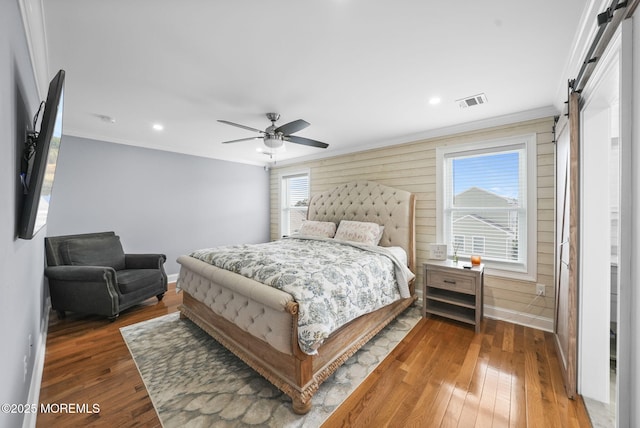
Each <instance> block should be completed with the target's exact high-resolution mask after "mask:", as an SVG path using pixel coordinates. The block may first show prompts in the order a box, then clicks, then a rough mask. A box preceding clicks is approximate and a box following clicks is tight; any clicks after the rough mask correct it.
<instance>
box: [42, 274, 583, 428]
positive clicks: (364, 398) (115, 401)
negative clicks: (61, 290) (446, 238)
mask: <svg viewBox="0 0 640 428" xmlns="http://www.w3.org/2000/svg"><path fill="white" fill-rule="evenodd" d="M181 300H182V295H181V294H176V293H175V285H174V284H170V286H169V292H168V293H167V294H166V295H165V298H164V299H163V301H162V302H159V303H158V302H157V301H156V300H155V299H150V300H148V301H147V302H145V303H144V304H143V305H140V306H137V307H135V308H132V309H131V310H128V311H126V312H124V313H123V314H121V315H120V317H119V318H118V319H117V320H116V321H115V322H113V323H110V322H109V321H107V320H104V319H101V318H98V317H80V316H72V315H68V316H67V318H66V319H64V320H61V321H60V320H58V319H57V317H56V315H55V314H52V315H51V318H50V323H49V332H48V336H47V349H46V360H45V367H44V373H43V378H42V387H41V391H40V403H43V404H45V405H46V404H63V403H78V404H87V405H88V406H89V407H91V406H92V405H93V404H98V405H99V407H100V409H99V410H100V411H99V413H75V414H73V413H40V414H39V415H38V418H37V426H38V427H68V426H100V427H102V426H105V427H113V426H120V427H128V426H140V427H147V426H148V427H156V426H158V427H159V426H161V425H160V421H159V420H158V417H157V415H156V412H155V410H154V408H153V405H152V404H151V400H150V399H149V396H148V394H147V391H146V389H145V387H144V384H143V382H142V379H141V378H140V375H139V373H138V370H137V368H136V366H135V363H134V362H133V360H132V358H131V356H130V354H129V350H128V349H127V346H126V345H125V343H124V341H123V339H122V336H121V335H120V330H119V329H120V327H123V326H125V325H129V324H135V323H137V322H140V321H144V320H146V319H151V318H155V317H158V316H161V315H164V314H168V313H171V312H175V311H176V310H177V307H178V305H179V304H180V303H181ZM560 376H561V375H560V369H559V366H558V357H557V355H556V353H555V349H554V346H553V338H552V336H551V334H549V333H545V332H542V331H539V330H534V329H530V328H526V327H522V326H518V325H514V324H510V323H506V322H502V321H495V320H485V321H484V322H483V325H482V332H481V333H479V334H474V332H473V328H472V327H471V326H467V325H463V324H457V323H455V322H451V321H447V320H443V319H439V318H429V319H423V320H421V321H420V322H419V323H418V325H417V326H416V327H415V328H414V329H413V330H412V331H411V333H409V335H408V336H407V337H406V338H405V339H404V340H403V341H402V343H401V344H400V345H398V346H397V347H396V349H395V350H394V351H393V352H392V353H391V354H390V355H389V356H388V357H387V358H386V359H385V360H384V362H383V363H382V364H381V365H380V366H378V367H377V368H376V370H375V371H374V372H373V373H372V374H371V375H370V376H369V377H368V378H367V379H366V380H365V382H364V383H363V385H361V386H360V388H358V389H357V390H356V391H355V392H354V393H353V394H352V395H351V396H350V397H349V398H348V399H347V401H345V402H344V403H343V404H342V405H341V406H340V407H339V408H338V409H337V410H336V411H335V412H334V414H333V415H332V416H331V417H330V418H329V419H328V420H327V421H326V422H325V423H324V425H323V426H324V427H337V426H368V427H381V426H400V427H440V426H441V427H454V426H459V427H473V426H478V427H500V426H505V427H506V426H515V427H539V426H544V427H588V426H591V424H590V422H589V418H588V416H587V413H586V410H585V407H584V404H583V402H582V400H581V399H580V398H578V399H577V400H569V399H567V398H566V395H565V394H564V387H563V385H562V379H561V377H560Z"/></svg>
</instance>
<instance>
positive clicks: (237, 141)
mask: <svg viewBox="0 0 640 428" xmlns="http://www.w3.org/2000/svg"><path fill="white" fill-rule="evenodd" d="M249 140H262V137H248V138H240V139H239V140H231V141H223V142H222V144H229V143H239V142H240V141H249Z"/></svg>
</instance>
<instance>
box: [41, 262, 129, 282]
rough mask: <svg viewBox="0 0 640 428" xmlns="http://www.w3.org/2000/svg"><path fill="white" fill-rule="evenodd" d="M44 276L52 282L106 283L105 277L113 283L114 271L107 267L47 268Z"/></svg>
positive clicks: (63, 266)
mask: <svg viewBox="0 0 640 428" xmlns="http://www.w3.org/2000/svg"><path fill="white" fill-rule="evenodd" d="M44 274H45V275H46V276H47V278H49V279H50V280H54V281H80V282H93V281H98V282H100V281H102V282H104V281H106V278H105V276H111V277H112V278H113V280H114V281H115V277H116V276H115V275H116V271H115V270H114V269H113V268H110V267H107V266H65V265H62V266H48V267H46V268H45V270H44Z"/></svg>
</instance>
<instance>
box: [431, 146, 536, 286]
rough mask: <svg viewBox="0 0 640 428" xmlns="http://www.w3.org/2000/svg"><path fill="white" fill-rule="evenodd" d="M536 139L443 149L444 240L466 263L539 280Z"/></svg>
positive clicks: (440, 192)
mask: <svg viewBox="0 0 640 428" xmlns="http://www.w3.org/2000/svg"><path fill="white" fill-rule="evenodd" d="M535 141H536V140H535V135H528V136H523V137H514V138H509V139H503V140H496V141H488V142H481V143H477V144H471V145H465V146H462V147H461V146H457V147H455V146H454V147H442V148H438V150H437V153H436V157H437V168H438V172H437V174H438V179H439V180H441V181H440V183H441V184H440V186H439V188H438V195H437V199H438V201H437V206H438V232H437V233H438V238H439V240H441V241H440V242H445V243H446V244H447V248H448V251H449V254H450V255H452V254H453V252H454V248H455V250H456V252H457V254H458V257H459V258H460V259H461V260H466V259H468V258H470V256H471V255H474V254H475V255H482V260H483V263H485V264H486V266H487V268H488V269H491V268H493V269H497V270H503V271H510V272H517V273H518V274H525V276H526V277H531V276H535V260H536V234H535V230H536V228H535V227H536V178H535V177H536V174H535V169H536V164H535V158H536V151H535Z"/></svg>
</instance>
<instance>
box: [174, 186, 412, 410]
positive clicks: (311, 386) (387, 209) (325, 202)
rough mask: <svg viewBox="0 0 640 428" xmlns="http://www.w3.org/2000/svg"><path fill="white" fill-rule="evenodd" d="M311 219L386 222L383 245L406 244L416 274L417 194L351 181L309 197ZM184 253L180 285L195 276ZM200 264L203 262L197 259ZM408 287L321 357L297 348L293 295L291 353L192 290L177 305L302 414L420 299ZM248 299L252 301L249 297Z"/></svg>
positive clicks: (338, 337)
mask: <svg viewBox="0 0 640 428" xmlns="http://www.w3.org/2000/svg"><path fill="white" fill-rule="evenodd" d="M307 217H308V219H310V220H319V221H334V222H336V224H337V223H339V221H340V220H341V219H345V220H356V221H374V222H377V223H378V224H381V225H383V226H385V230H384V234H383V237H382V240H381V242H380V245H382V246H401V247H403V248H404V249H405V251H406V252H407V258H408V266H409V268H410V269H411V270H412V271H413V272H414V273H415V226H414V223H415V197H414V195H413V194H411V193H409V192H406V191H402V190H398V189H394V188H390V187H387V186H383V185H380V184H377V183H373V182H367V181H357V182H351V183H347V184H345V185H342V186H338V187H336V188H334V189H331V190H329V191H327V192H323V193H320V194H318V195H315V196H314V197H313V198H312V199H311V201H310V205H309V210H308V214H307ZM381 220H383V221H381ZM185 257H187V256H181V257H180V258H179V259H178V262H180V263H181V264H182V267H181V271H180V278H179V279H178V285H179V286H180V282H181V279H183V277H185V276H186V275H194V273H193V272H192V271H190V270H189V269H188V268H186V267H185V264H187V263H186V262H189V263H193V261H192V260H185ZM189 259H192V258H189ZM197 263H204V262H200V261H197ZM210 268H214V267H210V266H208V267H207V268H204V267H202V270H201V269H200V268H199V269H198V273H197V275H200V276H199V277H198V281H206V280H207V278H206V276H207V275H206V274H205V273H203V272H204V269H210ZM214 269H217V268H214ZM233 275H235V274H233ZM247 280H248V279H247ZM249 281H250V280H249ZM218 286H219V285H218ZM223 286H224V285H223ZM409 289H410V295H411V296H410V297H409V298H405V299H401V300H398V301H396V302H394V303H392V304H390V305H388V306H385V307H383V308H381V309H378V310H377V311H374V312H372V313H369V314H365V315H362V316H360V317H359V318H357V319H355V320H353V321H351V322H350V323H348V324H346V325H344V326H342V327H341V328H340V329H338V330H337V331H335V332H333V333H332V334H331V335H330V336H329V338H327V340H326V341H325V342H324V343H323V344H322V346H321V347H320V348H319V349H318V354H317V355H308V354H305V353H304V352H302V351H301V350H300V348H299V346H298V331H297V326H298V304H297V303H296V302H295V301H293V300H292V299H291V300H290V301H287V302H286V303H284V305H283V308H282V309H283V312H285V313H286V314H288V316H289V317H290V322H287V325H288V328H289V329H290V332H289V334H290V343H291V351H290V352H289V353H286V352H282V351H279V350H278V349H275V348H274V347H272V346H271V345H270V344H269V343H268V342H267V341H265V340H262V339H260V338H258V337H256V336H255V335H254V334H251V333H249V332H247V331H246V330H244V329H242V328H240V327H239V326H237V325H236V324H234V323H233V322H231V321H230V320H228V319H227V318H225V317H224V316H222V315H221V314H218V313H215V312H214V311H213V310H212V309H211V308H210V307H209V306H208V305H207V304H205V303H203V302H202V301H199V300H198V299H196V298H195V297H194V296H193V295H192V294H190V293H189V292H186V291H184V296H183V303H182V305H181V306H180V308H179V309H180V311H181V314H180V316H181V318H185V317H186V318H189V319H190V320H192V321H193V322H194V323H195V324H197V325H198V326H200V327H201V328H202V329H203V330H204V331H206V332H207V333H208V334H209V335H211V336H212V337H213V338H214V339H215V340H217V341H218V342H220V343H221V344H222V345H223V346H225V347H226V348H227V349H229V350H230V351H231V352H233V353H234V354H235V355H237V356H238V357H239V358H240V359H242V360H243V361H244V362H245V363H247V364H248V365H249V366H251V367H252V368H253V369H254V370H256V371H257V372H258V373H260V374H261V375H262V376H263V377H264V378H266V379H267V380H268V381H270V382H271V383H272V384H273V385H275V386H276V387H277V388H279V389H280V390H281V391H283V392H284V393H285V394H287V395H288V396H289V397H291V399H292V402H293V411H294V412H296V413H299V414H304V413H307V412H308V411H309V410H310V409H311V397H312V396H313V394H314V393H315V392H316V391H317V390H318V387H319V386H320V384H321V383H322V382H324V381H325V380H326V379H327V378H328V377H329V376H330V375H331V374H332V373H333V372H335V371H336V369H337V368H338V367H340V366H341V365H342V364H343V363H344V362H345V361H346V360H347V359H348V358H349V357H350V356H352V355H353V354H354V353H356V351H358V349H360V348H361V347H362V346H363V345H364V344H365V343H367V342H368V341H369V340H370V339H371V338H372V337H373V336H375V335H376V334H377V333H378V332H379V331H380V330H382V329H383V328H384V327H385V326H386V325H387V324H389V323H390V322H391V321H392V320H393V319H394V318H396V317H397V316H398V315H399V314H400V313H402V312H403V311H404V310H405V309H406V308H408V307H409V306H411V305H412V304H413V302H414V301H415V300H416V294H415V285H414V284H413V282H412V283H411V284H410V285H409ZM247 294H248V293H247ZM247 298H248V299H251V297H250V296H247ZM253 303H255V302H252V304H253ZM285 333H286V332H285Z"/></svg>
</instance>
